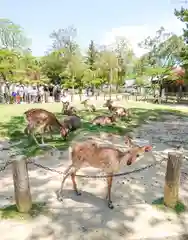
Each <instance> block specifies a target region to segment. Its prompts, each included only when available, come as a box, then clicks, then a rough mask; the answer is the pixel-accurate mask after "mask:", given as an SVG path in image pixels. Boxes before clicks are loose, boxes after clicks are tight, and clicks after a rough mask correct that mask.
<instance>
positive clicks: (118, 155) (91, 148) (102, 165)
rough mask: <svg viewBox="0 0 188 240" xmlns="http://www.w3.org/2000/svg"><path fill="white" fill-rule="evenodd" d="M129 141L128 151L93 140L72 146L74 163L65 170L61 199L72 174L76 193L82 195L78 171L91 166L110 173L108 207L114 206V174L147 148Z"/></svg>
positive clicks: (70, 150)
mask: <svg viewBox="0 0 188 240" xmlns="http://www.w3.org/2000/svg"><path fill="white" fill-rule="evenodd" d="M127 143H128V144H129V146H132V147H131V148H130V149H129V150H127V151H126V152H122V151H120V150H118V149H115V148H113V147H106V146H105V147H104V146H100V145H98V144H97V143H96V142H94V141H92V140H86V141H84V142H80V143H75V144H74V145H73V146H72V147H70V149H69V153H70V160H71V161H72V163H71V165H70V166H69V167H68V168H67V169H66V170H65V176H64V178H63V181H62V183H61V188H60V190H59V191H58V193H57V197H58V199H59V201H62V200H63V197H62V193H63V187H64V183H65V180H66V179H67V178H68V176H71V179H72V183H73V189H74V190H75V192H76V194H77V195H80V192H79V191H78V189H77V184H76V180H75V175H76V172H77V171H78V170H79V169H81V168H85V167H89V166H90V167H94V168H98V169H101V170H102V171H103V172H105V173H106V174H108V175H110V176H108V177H107V184H108V191H107V195H106V199H107V200H108V207H109V208H110V209H112V208H114V206H113V204H112V200H111V187H112V180H113V176H112V175H113V174H114V173H116V172H118V171H119V169H120V165H121V164H126V165H128V166H129V165H131V164H132V163H134V162H135V160H136V158H137V157H139V154H142V153H144V152H145V150H146V147H138V146H135V145H133V143H132V140H131V139H130V138H126V144H127Z"/></svg>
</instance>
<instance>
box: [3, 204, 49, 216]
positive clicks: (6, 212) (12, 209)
mask: <svg viewBox="0 0 188 240" xmlns="http://www.w3.org/2000/svg"><path fill="white" fill-rule="evenodd" d="M41 214H43V215H49V214H50V211H49V209H48V208H47V206H46V203H44V202H37V203H33V205H32V208H31V210H30V211H29V213H20V212H18V210H17V207H16V205H9V206H7V207H4V208H0V219H17V220H29V219H32V218H35V217H37V216H39V215H41Z"/></svg>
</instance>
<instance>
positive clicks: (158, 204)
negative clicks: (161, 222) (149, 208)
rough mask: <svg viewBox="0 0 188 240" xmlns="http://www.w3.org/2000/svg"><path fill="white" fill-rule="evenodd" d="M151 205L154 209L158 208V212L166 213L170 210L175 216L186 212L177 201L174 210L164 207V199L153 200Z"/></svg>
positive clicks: (183, 206)
mask: <svg viewBox="0 0 188 240" xmlns="http://www.w3.org/2000/svg"><path fill="white" fill-rule="evenodd" d="M152 205H154V206H155V207H157V208H159V209H160V210H163V211H166V210H172V211H174V212H175V213H176V214H181V213H183V212H185V211H186V206H185V205H184V204H183V203H182V202H180V201H178V202H177V204H176V206H175V208H174V209H168V208H167V207H166V206H165V205H164V198H158V199H156V200H154V201H153V202H152Z"/></svg>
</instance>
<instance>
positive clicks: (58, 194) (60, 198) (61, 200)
mask: <svg viewBox="0 0 188 240" xmlns="http://www.w3.org/2000/svg"><path fill="white" fill-rule="evenodd" d="M57 200H58V201H60V202H63V196H62V195H61V192H57Z"/></svg>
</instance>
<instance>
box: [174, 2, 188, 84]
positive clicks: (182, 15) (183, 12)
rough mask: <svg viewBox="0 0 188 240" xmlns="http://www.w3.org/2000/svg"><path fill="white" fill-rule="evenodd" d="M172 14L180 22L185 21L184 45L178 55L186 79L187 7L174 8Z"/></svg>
mask: <svg viewBox="0 0 188 240" xmlns="http://www.w3.org/2000/svg"><path fill="white" fill-rule="evenodd" d="M174 14H175V16H176V17H177V18H178V19H179V20H180V21H181V22H183V23H185V28H184V29H183V38H184V41H185V45H184V47H183V49H182V51H181V54H180V57H181V59H182V66H183V67H184V69H185V80H186V81H188V9H185V8H183V7H182V8H181V9H180V10H177V9H175V11H174Z"/></svg>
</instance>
